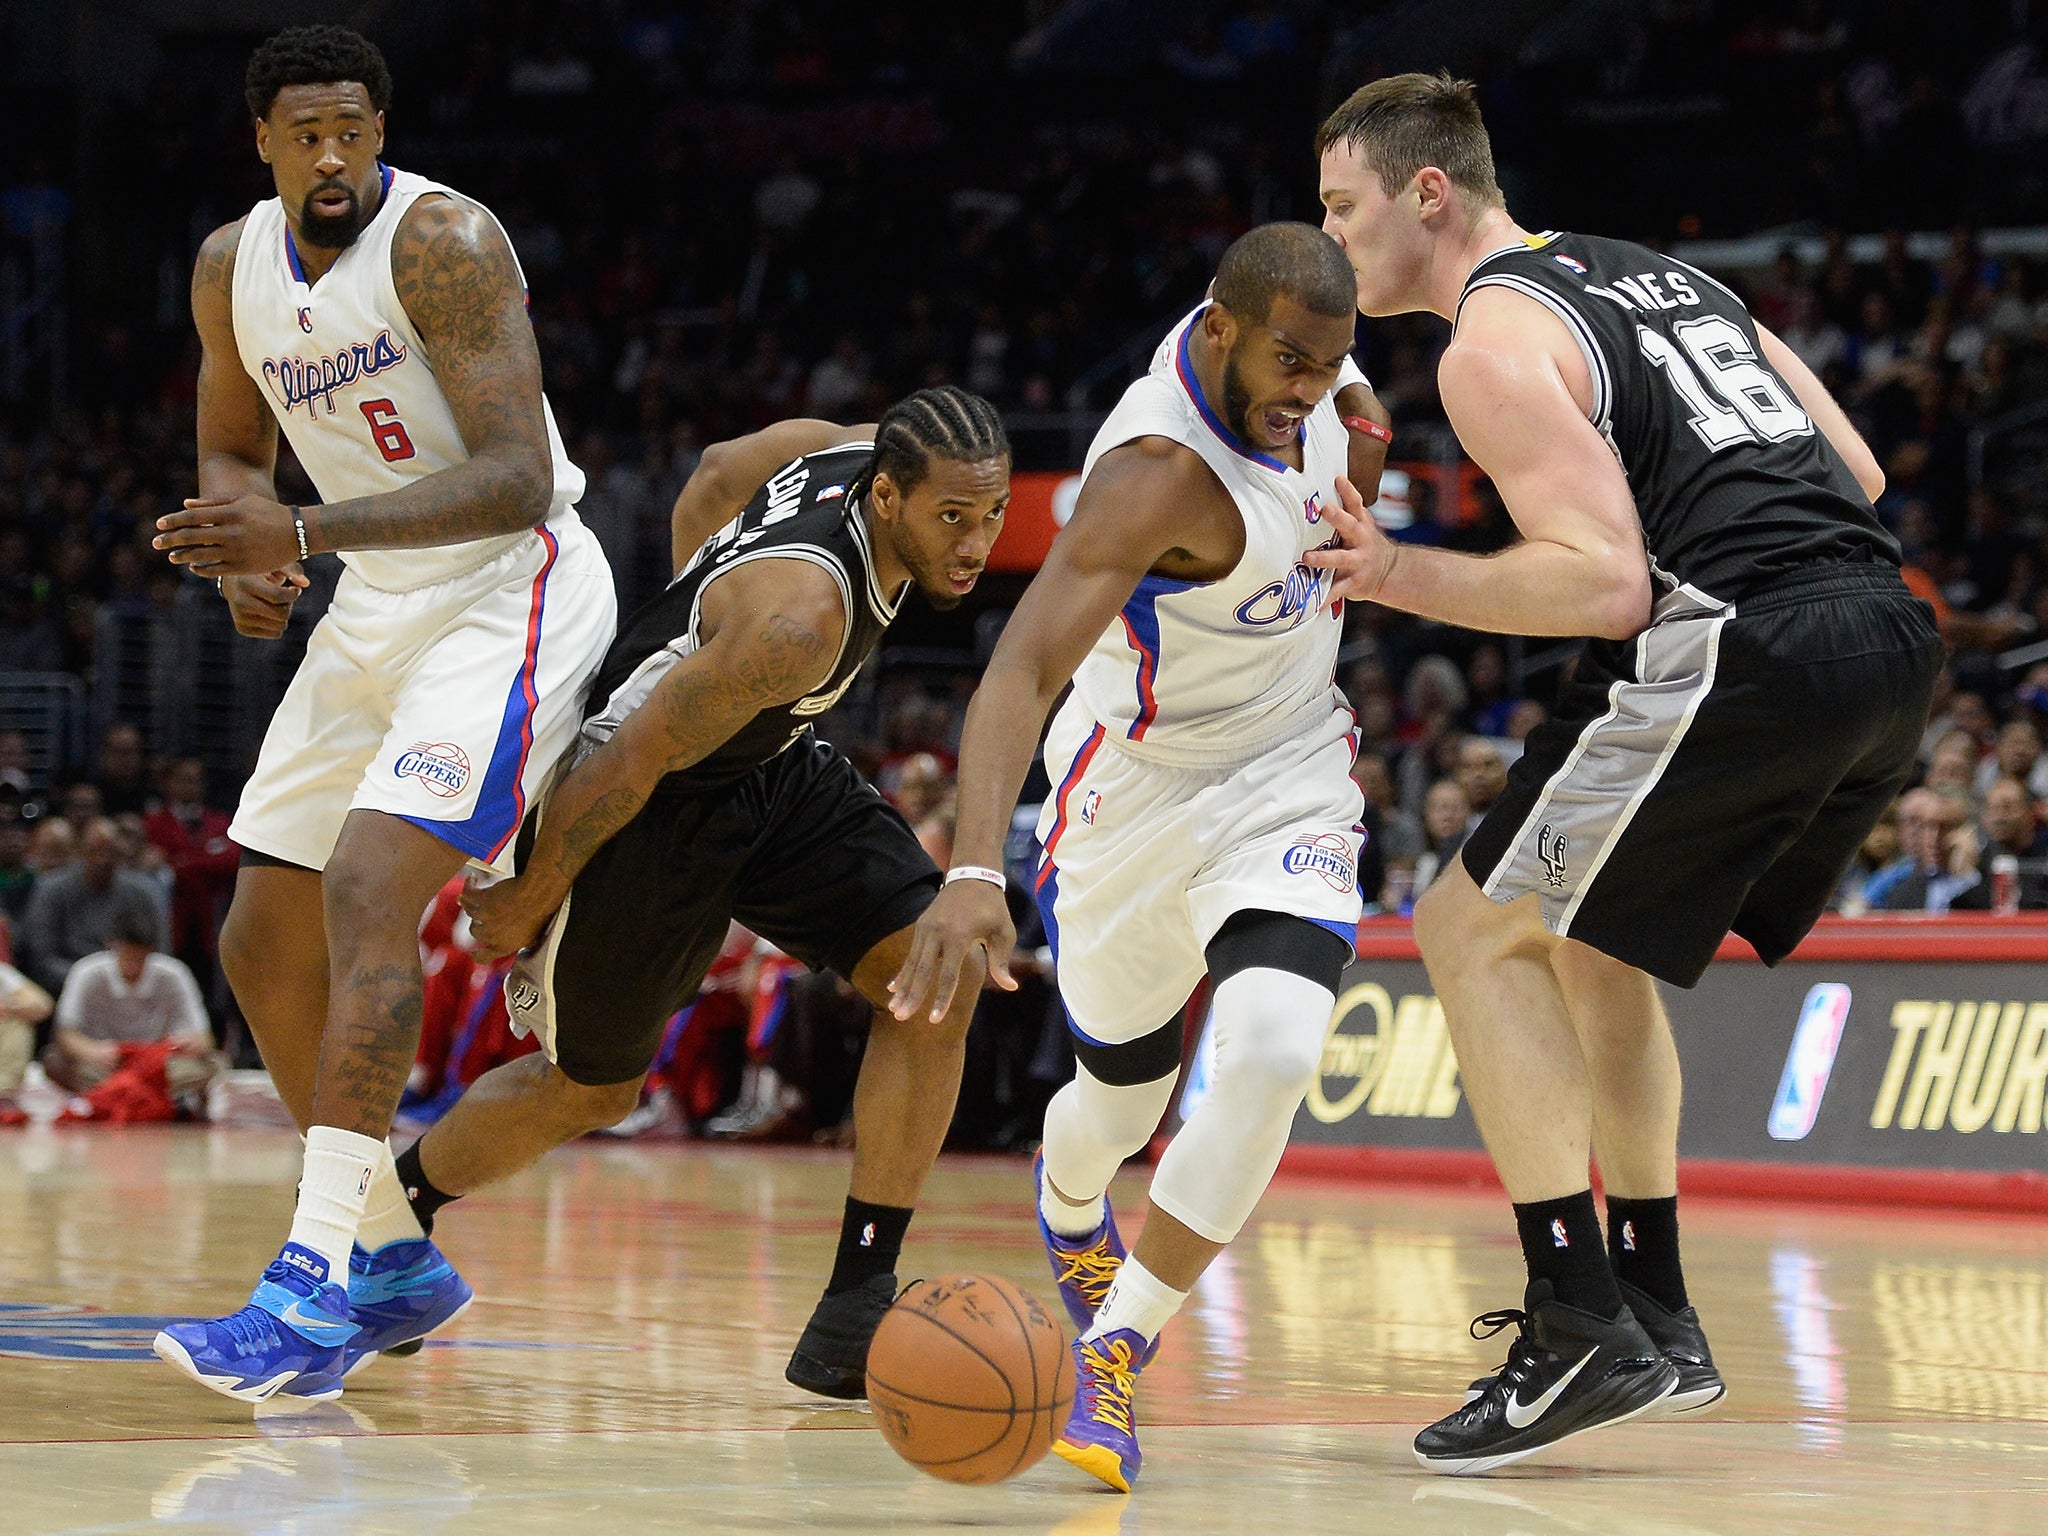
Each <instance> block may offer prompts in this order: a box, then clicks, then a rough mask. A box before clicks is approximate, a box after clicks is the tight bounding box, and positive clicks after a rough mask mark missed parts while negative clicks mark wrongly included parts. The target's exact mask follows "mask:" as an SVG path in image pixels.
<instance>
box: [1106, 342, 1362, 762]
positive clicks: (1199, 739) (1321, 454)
mask: <svg viewBox="0 0 2048 1536" xmlns="http://www.w3.org/2000/svg"><path fill="white" fill-rule="evenodd" d="M1206 307H1207V306H1204V308H1206ZM1201 314H1202V310H1200V309H1197V310H1196V311H1195V312H1194V313H1193V314H1191V315H1189V316H1188V317H1187V318H1186V319H1185V320H1183V321H1181V322H1180V324H1179V325H1177V326H1175V327H1174V329H1173V330H1172V331H1171V332H1170V333H1169V334H1168V336H1167V338H1166V340H1165V341H1163V342H1161V343H1160V345H1159V350H1158V351H1157V352H1156V353H1155V354H1153V358H1152V369H1151V372H1150V373H1148V374H1147V375H1146V376H1145V377H1144V378H1142V379H1139V380H1137V381H1136V382H1135V383H1133V384H1132V385H1131V386H1130V388H1129V389H1127V390H1125V391H1124V396H1123V399H1122V400H1120V401H1118V402H1117V407H1116V409H1115V410H1114V411H1112V412H1111V413H1110V416H1109V420H1107V421H1106V422H1104V423H1103V424H1102V430H1101V431H1099V432H1097V433H1096V435H1095V441H1094V443H1093V444H1091V445H1090V446H1089V449H1088V461H1087V463H1086V465H1085V466H1084V467H1083V469H1082V475H1083V477H1084V479H1085V477H1086V476H1087V474H1088V472H1089V471H1090V470H1092V469H1093V468H1094V467H1095V463H1096V461H1097V460H1098V459H1100V458H1101V457H1102V456H1103V455H1104V454H1105V453H1108V452H1109V451H1110V450H1111V449H1112V448H1116V447H1118V446H1120V445H1122V444H1124V443H1128V442H1130V441H1132V440H1133V439H1134V438H1140V437H1164V438H1170V439H1172V440H1173V441H1174V442H1176V443H1182V444H1185V445H1186V446H1187V447H1189V448H1192V449H1193V450H1194V451H1195V452H1196V453H1199V454H1200V455H1201V456H1202V460H1203V462H1204V463H1206V464H1207V465H1208V466H1209V468H1210V469H1212V470H1213V471H1215V474H1216V478H1217V479H1219V480H1221V481H1222V482H1223V488H1224V489H1225V490H1227V491H1228V492H1229V493H1230V497H1231V500H1233V501H1234V502H1236V503H1237V509H1238V511H1239V512H1240V513H1241V514H1242V515H1243V517H1244V558H1243V559H1241V560H1239V561H1238V563H1237V568H1236V569H1235V570H1233V571H1232V572H1231V573H1230V574H1229V575H1228V576H1225V577H1224V578H1222V579H1221V580H1220V581H1212V582H1188V581H1174V580H1171V579H1169V578H1167V577H1163V576H1147V577H1146V578H1145V579H1144V580H1143V581H1142V582H1140V583H1139V584H1138V590H1137V591H1136V592H1135V593H1134V594H1132V597H1131V600H1130V601H1129V602H1128V603H1126V604H1125V605H1124V609H1123V612H1122V613H1121V614H1119V615H1118V616H1117V620H1116V622H1115V623H1113V624H1111V625H1110V626H1109V628H1108V629H1106V630H1104V631H1103V633H1102V638H1101V639H1099V640H1097V641H1096V642H1095V647H1094V649H1093V650H1091V651H1090V652H1089V653H1088V656H1087V658H1086V659H1085V660H1084V661H1083V662H1082V663H1081V667H1080V670H1079V671H1078V672H1076V673H1075V675H1074V692H1075V694H1076V696H1077V697H1078V698H1079V699H1080V701H1081V702H1082V704H1083V705H1084V706H1085V707H1086V708H1087V709H1088V711H1089V713H1091V714H1092V715H1093V716H1094V717H1095V718H1096V719H1097V720H1098V721H1100V722H1101V723H1102V724H1103V725H1104V726H1105V727H1106V728H1107V729H1108V731H1109V735H1110V739H1111V740H1112V741H1113V742H1114V743H1115V745H1117V746H1118V747H1120V748H1122V749H1124V750H1126V751H1128V752H1130V753H1132V754H1133V755H1135V756H1138V757H1143V758H1149V759H1152V760H1154V761H1158V762H1163V763H1173V764H1181V765H1185V766H1190V767H1198V766H1213V765H1217V764H1223V763H1231V762H1240V761H1243V760H1245V759H1247V758H1249V757H1252V756H1256V755H1258V754H1259V753H1260V752H1262V751H1263V750H1265V749H1266V748H1268V747H1270V746H1272V745H1273V744H1275V743H1277V742H1280V741H1283V740H1286V739H1288V738H1290V737H1292V736H1294V735H1295V734H1297V733H1298V732H1301V731H1303V730H1307V729H1311V728H1313V726H1314V725H1316V724H1317V723H1318V722H1320V721H1324V720H1327V719H1328V718H1329V717H1330V716H1331V715H1332V714H1334V713H1336V712H1338V711H1339V710H1341V709H1342V708H1343V707H1344V706H1343V699H1342V695H1340V694H1339V693H1338V691H1337V689H1336V688H1335V686H1334V685H1333V683H1332V680H1331V674H1332V672H1333V671H1334V669H1335V667H1336V662H1337V642H1338V640H1339V638H1340V636H1341V634H1342V631H1343V628H1344V626H1343V624H1342V622H1341V616H1340V615H1339V614H1337V613H1335V612H1325V611H1323V600H1324V597H1325V595H1326V594H1327V593H1328V592H1329V589H1330V582H1331V574H1330V572H1328V571H1323V570H1318V569H1316V568H1315V567H1313V566H1308V565H1303V564H1302V563H1301V557H1302V556H1303V555H1304V554H1306V553H1307V552H1308V551H1309V550H1311V549H1316V548H1320V547H1322V546H1325V545H1328V544H1330V543H1332V542H1334V536H1333V534H1332V533H1331V530H1330V528H1329V526H1328V524H1326V523H1325V522H1324V521H1323V516H1322V509H1323V508H1324V507H1327V506H1332V505H1335V503H1336V500H1337V489H1336V481H1337V476H1339V475H1340V474H1342V473H1344V471H1345V468H1346V466H1347V463H1348V455H1349V450H1350V444H1349V441H1348V436H1347V429H1346V428H1345V426H1344V423H1343V422H1342V421H1341V420H1339V419H1338V415H1337V407H1336V403H1335V399H1334V394H1335V391H1332V393H1331V395H1329V396H1325V397H1324V399H1323V400H1322V402H1321V403H1320V404H1318V405H1317V406H1316V408H1315V410H1314V412H1313V413H1312V414H1311V415H1310V416H1309V418H1308V420H1307V421H1306V422H1305V423H1303V426H1302V441H1301V449H1302V466H1303V467H1302V468H1301V469H1298V470H1297V469H1293V468H1290V467H1289V466H1288V465H1287V464H1285V463H1284V462H1282V461H1281V460H1279V459H1276V458H1273V457H1272V456H1270V455H1268V454H1265V453H1261V452H1259V451H1258V450H1257V449H1255V448H1253V447H1251V446H1250V445H1249V444H1247V443H1245V442H1244V441H1242V440H1241V439H1240V438H1239V437H1238V436H1237V434H1236V433H1235V432H1233V431H1232V430H1231V429H1230V428H1229V427H1228V426H1226V425H1225V424H1224V421H1223V418H1222V417H1221V416H1219V415H1218V414H1217V413H1216V411H1215V409H1214V408H1213V406H1212V404H1211V402H1209V401H1207V400H1205V399H1203V398H1202V391H1201V385H1200V384H1199V383H1197V382H1196V379H1195V372H1194V366H1193V363H1192V362H1191V361H1190V359H1189V356H1188V344H1189V337H1190V335H1191V333H1192V332H1193V330H1194V326H1195V322H1196V321H1197V320H1198V319H1199V318H1200V317H1201ZM1352 377H1353V375H1352V374H1351V373H1350V372H1349V370H1347V372H1346V375H1345V380H1346V381H1347V382H1348V381H1349V380H1350V379H1351V378H1352ZM1359 377H1362V375H1360V376H1359Z"/></svg>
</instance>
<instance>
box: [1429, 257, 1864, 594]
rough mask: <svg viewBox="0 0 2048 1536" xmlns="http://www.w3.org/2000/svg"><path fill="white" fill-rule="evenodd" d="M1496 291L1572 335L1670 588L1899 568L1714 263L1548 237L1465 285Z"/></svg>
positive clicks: (1711, 588)
mask: <svg viewBox="0 0 2048 1536" xmlns="http://www.w3.org/2000/svg"><path fill="white" fill-rule="evenodd" d="M1489 287H1501V288H1510V289H1513V290H1514V291H1515V292H1516V293H1520V294H1525V295H1527V296H1528V297H1529V298H1532V299H1535V300H1537V301H1538V302H1539V303H1541V304H1543V305H1544V306H1545V307H1546V308H1548V309H1550V310H1551V311H1552V312H1553V313H1555V314H1556V315H1557V316H1558V318H1559V319H1560V320H1562V321H1563V322H1564V324H1565V328H1566V329H1567V330H1569V331H1570V332H1571V334H1572V337H1573V338H1574V339H1575V340H1576V341H1577V342H1578V344H1579V350H1580V351H1581V352H1583V353H1584V354H1585V357H1586V366H1587V368H1588V369H1589V370H1590V372H1591V373H1592V376H1593V416H1592V419H1593V425H1594V426H1595V427H1597V428H1599V429H1600V432H1601V434H1602V435H1603V436H1604V437H1605V438H1606V439H1607V441H1608V443H1609V444H1610V445H1611V446H1612V447H1613V449H1614V453H1615V457H1616V458H1618V459H1619V460H1620V461H1621V466H1622V469H1623V471H1624V472H1626V474H1627V475H1628V483H1629V489H1630V490H1631V491H1632V492H1634V494H1635V502H1636V511H1637V514H1638V515H1639V516H1640V517H1641V519H1642V524H1643V536H1644V539H1645V541H1646V542H1647V543H1648V545H1649V553H1650V567H1651V570H1652V572H1653V573H1654V574H1656V575H1657V576H1658V577H1660V578H1662V579H1664V580H1665V581H1666V582H1667V583H1668V584H1672V585H1676V584H1680V583H1683V584H1686V585H1689V586H1691V587H1693V588H1694V589H1695V590H1696V591H1698V592H1699V593H1701V594H1702V595H1704V596H1706V597H1708V598H1711V599H1713V600H1715V601H1718V602H1733V601H1734V600H1736V599H1738V598H1740V597H1742V596H1744V595H1745V594H1747V593H1751V592H1755V591H1758V590H1761V589H1763V588H1766V587H1769V586H1771V585H1772V584H1773V583H1774V582H1776V581H1778V580H1780V579H1782V578H1785V577H1787V576H1790V575H1792V574H1794V573H1797V572H1807V573H1811V572H1812V571H1813V570H1814V568H1815V567H1820V566H1826V565H1831V564H1837V563H1844V562H1850V563H1858V562H1873V561H1874V562H1881V563H1883V564H1886V565H1890V566H1897V565H1898V564H1899V546H1898V544H1897V543H1896V542H1895V541H1894V540H1893V539H1892V536H1891V535H1890V534H1889V533H1888V532H1886V531H1885V528H1884V525H1883V524H1882V523H1880V522H1879V521H1878V518H1877V514H1876V512H1875V511H1873V510H1872V508H1871V505H1870V501H1869V499H1868V498H1867V497H1866V496H1864V494H1863V490H1862V487H1860V486H1859V485H1858V484H1857V483H1856V477H1855V476H1854V475H1852V474H1851V473H1850V472H1849V467H1848V465H1847V464H1845V463H1844V462H1843V461H1842V458H1841V455H1840V454H1838V453H1836V452H1835V450H1834V448H1833V447H1832V445H1830V444H1829V442H1828V440H1827V438H1826V437H1825V436H1824V435H1823V434H1822V433H1821V431H1820V429H1819V428H1818V427H1816V426H1815V425H1814V424H1813V422H1812V420H1811V419H1810V418H1809V417H1808V416H1807V414H1806V412H1805V411H1804V410H1802V409H1801V408H1800V405H1799V400H1798V397H1797V396H1796V395H1795V394H1794V393H1793V391H1792V388H1791V386H1790V385H1788V384H1787V383H1786V382H1785V381H1784V379H1783V378H1781V377H1780V376H1779V374H1778V372H1777V370H1775V369H1774V368H1772V367H1771V365H1770V364H1769V362H1767V361H1766V360H1765V358H1764V356H1763V348H1762V347H1761V346H1760V345H1759V343H1758V341H1757V334H1756V324H1755V322H1754V321H1752V320H1751V319H1750V316H1749V311H1748V310H1746V309H1744V308H1743V306H1742V302H1741V301H1740V300H1739V299H1737V298H1736V297H1735V295H1734V294H1732V293H1730V292H1729V291H1728V290H1727V289H1726V288H1724V287H1723V286H1722V285H1721V284H1720V283H1718V282H1716V281H1715V280H1714V279H1713V278H1711V277H1709V276H1707V274H1706V273H1704V272H1701V271H1698V270H1697V269H1695V268H1693V267H1689V266H1687V265H1686V264H1685V263H1684V262H1682V261H1676V260H1674V259H1673V258H1671V257H1669V256H1664V255H1660V254H1659V253H1657V252H1656V251H1653V250H1650V249H1648V248H1647V247H1645V246H1640V245H1631V244H1629V243H1628V242H1627V241H1625V240H1603V239H1600V238H1598V237H1596V236H1592V235H1567V234H1546V235H1542V236H1539V237H1535V238H1533V239H1532V240H1531V241H1530V243H1528V244H1527V245H1516V246H1511V247H1509V248H1507V249H1505V250H1501V251H1496V252H1494V253H1493V254H1492V255H1490V256H1488V257H1486V258H1485V259H1484V260H1483V261H1481V262H1480V263H1479V265H1478V266H1477V267H1475V268H1474V269H1473V271H1472V276H1471V278H1470V279H1469V280H1467V282H1466V284H1465V294H1466V295H1467V296H1469V295H1470V294H1471V293H1472V291H1473V290H1474V289H1477V288H1489ZM1462 304H1463V300H1462V299H1461V300H1460V306H1461V307H1462Z"/></svg>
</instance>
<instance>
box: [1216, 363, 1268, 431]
mask: <svg viewBox="0 0 2048 1536" xmlns="http://www.w3.org/2000/svg"><path fill="white" fill-rule="evenodd" d="M1223 419H1224V420H1225V421H1227V422H1230V423H1232V424H1233V425H1234V426H1235V427H1236V428H1237V435H1238V436H1239V437H1241V438H1243V439H1244V440H1245V441H1246V442H1248V443H1256V442H1258V440H1259V439H1258V435H1257V434H1256V433H1255V432H1254V431H1253V430H1252V392H1251V391H1250V390H1248V389H1246V388H1245V387H1244V375H1243V374H1242V373H1240V372H1239V371H1238V367H1237V353H1236V351H1235V350H1234V349H1233V350H1232V351H1231V352H1230V354H1229V355H1228V356H1226V357H1225V358H1224V359H1223Z"/></svg>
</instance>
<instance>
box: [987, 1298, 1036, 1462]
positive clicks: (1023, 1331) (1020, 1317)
mask: <svg viewBox="0 0 2048 1536" xmlns="http://www.w3.org/2000/svg"><path fill="white" fill-rule="evenodd" d="M989 1289H990V1290H992V1291H994V1292H995V1293H996V1294H997V1295H998V1296H1000V1297H1002V1298H1003V1305H1004V1306H1006V1307H1008V1308H1009V1309H1010V1316H1012V1317H1014V1318H1015V1319H1016V1320H1017V1333H1018V1335H1019V1337H1021V1338H1022V1339H1023V1340H1024V1358H1025V1359H1026V1360H1028V1361H1030V1362H1031V1418H1030V1421H1029V1422H1028V1423H1027V1424H1026V1426H1025V1431H1026V1432H1025V1435H1024V1444H1023V1445H1022V1446H1020V1447H1019V1448H1018V1450H1017V1455H1016V1457H1015V1459H1014V1460H1012V1461H1011V1463H1010V1469H1009V1470H1008V1471H1007V1472H1005V1473H1004V1474H1003V1477H1000V1478H997V1479H996V1481H997V1482H1001V1481H1002V1480H1003V1478H1008V1477H1015V1476H1016V1475H1017V1472H1018V1470H1019V1469H1020V1468H1021V1467H1022V1466H1023V1465H1024V1454H1025V1452H1027V1451H1029V1450H1030V1449H1031V1440H1032V1433H1031V1432H1032V1431H1035V1430H1036V1429H1037V1428H1038V1416H1039V1415H1040V1414H1041V1413H1043V1412H1045V1408H1044V1407H1043V1406H1042V1402H1043V1400H1042V1399H1041V1398H1040V1397H1039V1395H1038V1350H1037V1349H1036V1348H1035V1347H1033V1345H1032V1342H1031V1324H1030V1323H1028V1322H1026V1321H1025V1320H1024V1314H1023V1313H1022V1312H1021V1311H1019V1310H1018V1308H1017V1303H1016V1302H1014V1301H1013V1300H1011V1299H1010V1293H1009V1292H1008V1291H1007V1290H1005V1289H1003V1288H1002V1287H1000V1286H993V1285H992V1286H990V1287H989ZM1010 1395H1011V1396H1012V1397H1015V1396H1016V1392H1015V1390H1014V1389H1012V1391H1011V1394H1010ZM1011 1422H1012V1426H1013V1427H1014V1425H1015V1418H1014V1416H1013V1417H1012V1421H1011ZM997 1443H998V1444H1000V1443H1001V1442H997Z"/></svg>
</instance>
